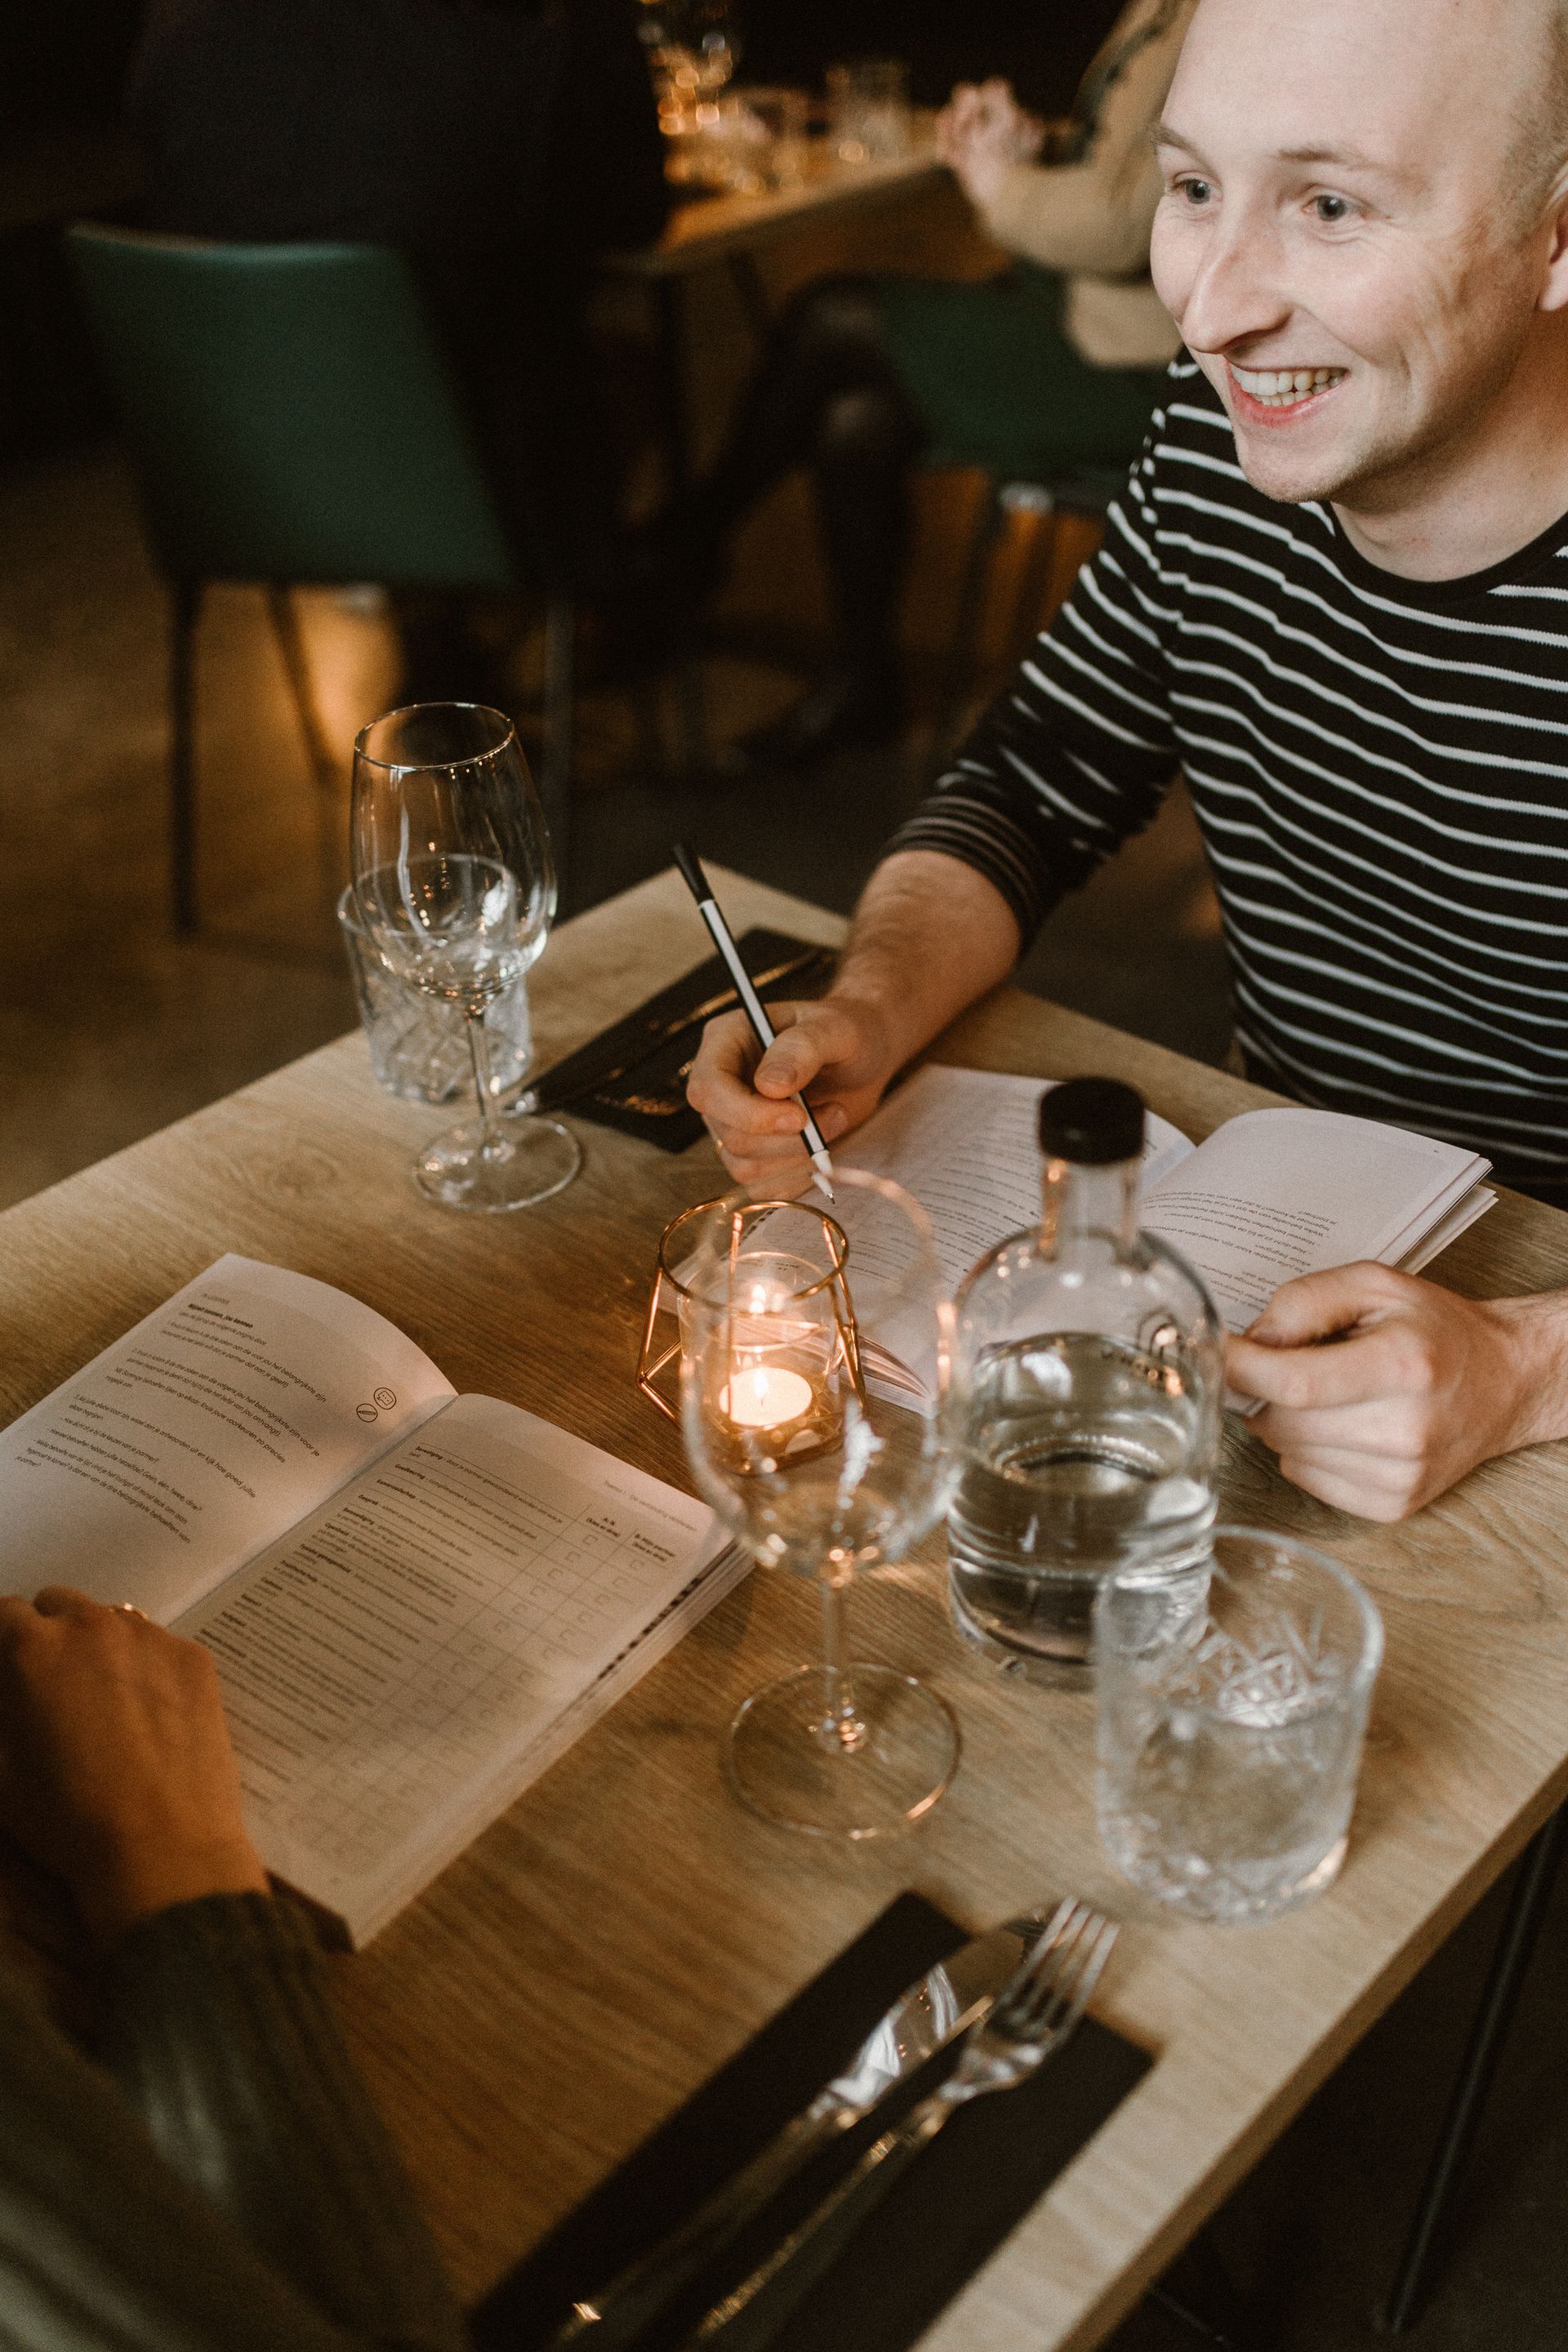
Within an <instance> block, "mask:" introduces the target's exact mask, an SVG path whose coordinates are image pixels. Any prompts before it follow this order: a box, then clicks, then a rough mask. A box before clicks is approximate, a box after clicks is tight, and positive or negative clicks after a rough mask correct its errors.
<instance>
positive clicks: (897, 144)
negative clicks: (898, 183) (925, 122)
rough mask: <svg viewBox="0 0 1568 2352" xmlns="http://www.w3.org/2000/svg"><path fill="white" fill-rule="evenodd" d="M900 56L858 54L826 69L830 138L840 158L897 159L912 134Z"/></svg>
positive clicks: (905, 76) (847, 160)
mask: <svg viewBox="0 0 1568 2352" xmlns="http://www.w3.org/2000/svg"><path fill="white" fill-rule="evenodd" d="M909 82H910V70H909V68H908V66H906V65H905V64H904V62H903V60H902V58H853V59H851V60H850V61H849V62H848V63H847V64H846V65H838V66H829V67H828V68H827V122H828V142H829V144H830V145H831V147H832V149H833V152H834V153H835V154H836V155H837V157H838V160H839V162H840V163H900V162H902V160H903V158H904V157H905V156H906V155H907V154H908V153H909V152H910V145H911V144H912V142H913V135H914V118H913V116H912V114H911V113H910V93H909Z"/></svg>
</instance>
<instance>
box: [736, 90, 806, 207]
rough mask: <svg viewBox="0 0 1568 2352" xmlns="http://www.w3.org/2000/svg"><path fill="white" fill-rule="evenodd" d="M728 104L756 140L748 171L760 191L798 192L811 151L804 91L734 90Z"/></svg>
mask: <svg viewBox="0 0 1568 2352" xmlns="http://www.w3.org/2000/svg"><path fill="white" fill-rule="evenodd" d="M728 103H729V104H730V105H731V106H734V107H736V108H739V109H740V110H742V111H743V113H744V114H745V116H746V117H747V119H748V120H749V121H750V122H751V123H752V124H753V125H754V126H755V128H756V131H757V132H758V133H760V140H758V141H755V142H753V143H754V145H755V150H756V152H755V154H754V157H753V161H752V169H753V170H754V171H755V172H756V173H757V175H758V184H759V185H760V186H761V187H763V188H798V187H800V186H801V185H802V184H803V183H804V182H805V176H806V164H807V162H808V159H809V156H810V152H811V147H810V141H809V138H808V125H809V122H810V119H811V100H809V99H808V98H807V96H806V94H805V90H804V89H782V88H781V89H737V90H731V93H730V97H729V100H728Z"/></svg>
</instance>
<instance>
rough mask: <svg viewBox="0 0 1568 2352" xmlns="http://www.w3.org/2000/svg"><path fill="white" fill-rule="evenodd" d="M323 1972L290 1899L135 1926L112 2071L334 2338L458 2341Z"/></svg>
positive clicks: (231, 1898)
mask: <svg viewBox="0 0 1568 2352" xmlns="http://www.w3.org/2000/svg"><path fill="white" fill-rule="evenodd" d="M325 1969H326V1963H325V1962H324V1961H323V1959H322V1958H321V1954H320V1952H319V1951H318V1950H317V1948H316V1945H315V1941H314V1938H313V1937H312V1936H311V1935H310V1932H309V1931H308V1929H307V1928H306V1927H305V1925H304V1924H303V1922H302V1920H301V1919H300V1916H298V1915H297V1914H296V1913H295V1912H294V1910H293V1908H292V1906H287V1905H285V1904H284V1903H282V1902H279V1901H274V1900H272V1899H270V1898H269V1897H268V1896H266V1895H213V1896H208V1897H207V1898H205V1900H203V1901H201V1902H196V1903H184V1904H179V1905H176V1906H174V1907H173V1908H172V1909H170V1910H167V1911H163V1912H160V1913H158V1914H157V1915H156V1916H154V1917H153V1918H150V1919H146V1920H143V1921H142V1923H141V1924H140V1925H139V1926H138V1927H135V1928H133V1929H132V1932H131V1933H130V1934H129V1935H128V1936H126V1937H123V1938H122V1940H121V1943H120V1945H119V1946H118V1947H117V1948H116V1949H115V1951H114V1953H113V1954H112V1956H111V1958H110V1961H109V1963H108V1966H107V1969H106V1972H105V1979H104V1987H103V1992H104V2002H103V2018H102V2032H101V2051H102V2055H103V2058H104V2061H105V2063H107V2065H108V2066H109V2068H110V2072H111V2074H113V2076H114V2078H115V2080H116V2081H117V2082H118V2084H119V2085H120V2088H121V2092H122V2093H123V2095H124V2096H125V2098H126V2100H127V2101H128V2102H129V2104H130V2105H131V2106H132V2109H133V2110H134V2111H135V2113H136V2114H137V2116H139V2117H140V2118H141V2121H142V2124H143V2126H145V2128H146V2130H147V2132H148V2133H149V2134H150V2135H151V2137H152V2139H153V2145H154V2146H155V2147H156V2148H157V2150H158V2153H159V2155H160V2157H161V2158H163V2162H164V2164H165V2165H166V2166H167V2167H168V2168H169V2170H170V2172H171V2173H173V2174H174V2175H177V2176H178V2178H179V2179H180V2180H181V2181H182V2182H184V2183H185V2184H187V2185H188V2187H189V2189H192V2190H193V2191H198V2192H200V2194H201V2195H202V2196H203V2197H205V2199H207V2200H210V2201H211V2204H212V2205H213V2206H216V2208H217V2209H218V2211H219V2213H220V2214H221V2215H222V2216H223V2217H224V2218H225V2220H226V2222H228V2223H230V2224H232V2225H233V2228H234V2229H235V2231H237V2232H238V2233H239V2234H240V2235H241V2236H242V2237H243V2238H244V2239H245V2240H246V2241H247V2244H248V2245H249V2246H250V2247H252V2248H254V2249H255V2251H256V2253H257V2254H258V2255H259V2256H260V2257H261V2258H262V2260H263V2262H264V2263H266V2264H267V2265H268V2266H269V2271H270V2274H271V2275H272V2276H273V2277H274V2278H275V2279H276V2280H277V2282H278V2284H279V2288H281V2286H282V2284H283V2282H285V2281H286V2282H288V2284H289V2287H290V2288H291V2289H292V2290H293V2293H294V2295H295V2296H302V2297H305V2298H308V2300H309V2303H310V2305H312V2306H313V2307H314V2308H315V2309H316V2310H317V2311H318V2312H319V2313H321V2314H323V2315H325V2317H326V2319H327V2320H329V2321H331V2322H333V2323H335V2326H332V2327H331V2330H330V2331H329V2333H330V2336H331V2340H332V2341H333V2342H339V2341H342V2342H345V2343H352V2344H353V2345H367V2346H368V2345H375V2346H387V2347H391V2346H398V2347H410V2348H412V2347H421V2352H424V2347H430V2352H435V2347H456V2346H458V2345H460V2344H461V2343H462V2342H463V2340H464V2338H463V2333H462V2328H461V2325H460V2322H459V2320H458V2314H457V2311H456V2309H455V2307H454V2305H453V2303H452V2300H451V2297H450V2295H449V2294H448V2293H447V2288H446V2285H445V2284H444V2282H443V2280H442V2277H441V2273H440V2270H439V2267H438V2265H437V2261H436V2256H435V2252H434V2250H433V2248H432V2246H431V2244H430V2242H429V2239H428V2236H427V2234H426V2230H425V2227H424V2224H423V2222H422V2221H421V2220H420V2218H419V2215H418V2213H417V2211H416V2209H415V2205H414V2200H413V2197H412V2194H411V2191H410V2189H409V2186H408V2182H407V2180H406V2179H405V2175H404V2173H403V2170H402V2168H401V2166H400V2165H399V2163H398V2160H397V2158H396V2156H395V2152H394V2150H393V2147H392V2143H391V2141H390V2140H389V2138H388V2137H387V2135H386V2132H385V2129H384V2126H383V2125H382V2123H381V2121H380V2119H379V2117H378V2116H376V2114H375V2112H374V2108H373V2107H372V2105H371V2104H370V2100H369V2098H368V2096H367V2095H366V2093H365V2090H364V2086H363V2084H362V2083H361V2081H360V2079H359V2077H358V2075H357V2074H355V2072H354V2069H353V2064H352V2063H351V2062H350V2059H349V2056H348V2053H347V2051H346V2050H345V2048H344V2046H343V2042H342V2035H341V2033H340V2032H339V2029H338V2026H337V2023H336V2021H335V2019H334V2018H333V2016H332V2013H331V2007H330V2004H329V2000H328V1996H327V1988H326V1980H325ZM340 2330H341V2331H342V2335H341V2336H340V2335H339V2331H340ZM229 2340H230V2341H231V2342H233V2341H234V2340H235V2339H233V2338H232V2337H231V2338H230V2339H229ZM269 2340H271V2341H273V2342H274V2343H276V2344H278V2345H279V2346H280V2345H281V2344H283V2343H284V2342H285V2341H287V2342H288V2343H289V2344H290V2345H292V2344H293V2343H294V2342H295V2341H296V2340H297V2339H295V2338H294V2337H292V2336H285V2335H284V2334H282V2333H279V2336H276V2337H274V2338H272V2339H269ZM310 2340H311V2341H312V2342H313V2341H314V2338H313V2337H312V2338H311V2339H310Z"/></svg>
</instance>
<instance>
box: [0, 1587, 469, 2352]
mask: <svg viewBox="0 0 1568 2352" xmlns="http://www.w3.org/2000/svg"><path fill="white" fill-rule="evenodd" d="M0 1825H3V1826H4V1827H5V1830H6V1832H8V1833H9V1834H10V1835H11V1836H12V1837H13V1838H15V1839H16V1842H17V1843H20V1844H21V1845H23V1846H24V1847H25V1848H26V1850H27V1851H28V1852H29V1853H31V1854H32V1855H33V1856H34V1857H35V1859H37V1861H38V1862H40V1863H41V1864H43V1865H44V1866H45V1867H46V1868H47V1869H48V1870H50V1871H52V1872H53V1873H54V1874H56V1875H57V1876H58V1877H60V1878H61V1879H63V1880H64V1882H65V1884H66V1885H67V1886H68V1889H69V1890H70V1892H71V1893H72V1895H74V1897H75V1899H76V1902H77V1906H78V1908H79V1911H80V1912H81V1914H82V1916H83V1918H84V1921H85V1922H86V1923H87V1924H88V1925H89V1927H90V1928H91V1929H92V1931H93V1932H94V1934H95V1936H96V1937H98V1939H99V1940H100V1943H101V1944H103V1946H104V1947H105V1956H104V1961H103V1976H102V2047H101V2054H102V2057H103V2059H104V2061H105V2063H107V2065H108V2067H109V2068H110V2073H111V2074H112V2076H113V2077H114V2082H117V2083H118V2084H119V2090H118V2091H117V2090H116V2088H115V2087H114V2083H112V2082H110V2080H109V2079H107V2078H106V2076H105V2075H104V2074H103V2073H101V2072H100V2070H99V2069H98V2068H97V2067H94V2066H91V2065H89V2063H87V2062H86V2061H85V2060H84V2059H83V2058H82V2057H81V2056H80V2055H79V2053H77V2052H76V2051H75V2050H74V2049H72V2048H71V2046H70V2045H69V2044H68V2042H65V2040H64V2039H63V2038H62V2037H61V2036H60V2035H59V2034H58V2032H55V2030H54V2029H53V2028H52V2027H51V2026H50V2025H49V2024H48V2023H47V2021H46V2020H44V2019H43V2018H42V2017H40V2016H39V2015H38V2014H37V2011H35V2010H34V2009H33V2007H32V2006H31V2004H30V2003H28V2002H26V2001H25V2000H22V1999H21V1998H19V1997H18V1996H17V1995H16V1993H15V1991H14V1990H11V1989H10V1988H7V1987H5V1986H4V1985H0V2313H3V2314H4V2318H3V2320H0V2335H4V2337H5V2343H6V2344H7V2346H15V2347H17V2352H99V2347H102V2352H110V2347H112V2352H169V2347H171V2346H174V2345H178V2346H179V2347H181V2352H284V2348H285V2347H287V2352H371V2347H376V2348H377V2352H458V2347H461V2346H462V2344H463V2343H464V2340H465V2338H464V2332H463V2328H462V2323H461V2320H460V2318H459V2315H458V2311H457V2309H456V2306H455V2305H454V2304H453V2302H452V2299H451V2297H450V2295H449V2294H448V2293H447V2288H446V2285H445V2284H444V2282H443V2280H442V2278H441V2274H440V2271H439V2268H438V2266H437V2262H436V2258H435V2255H434V2252H433V2251H432V2249H431V2247H430V2244H429V2242H428V2238H427V2236H426V2231H425V2230H424V2227H423V2224H422V2223H421V2221H420V2220H419V2217H418V2215H417V2213H416V2210H415V2207H414V2202H413V2199H412V2196H411V2194H410V2191H409V2188H408V2184H407V2181H406V2179H405V2176H404V2174H403V2172H402V2169H401V2168H400V2166H399V2165H398V2163H397V2160H396V2158H395V2154H394V2152H393V2149H392V2147H391V2144H390V2142H389V2140H388V2139H387V2137H386V2135H385V2132H384V2129H383V2127H382V2126H381V2124H380V2122H379V2120H378V2119H377V2117H376V2116H375V2114H374V2110H373V2108H372V2107H371V2105H370V2102H369V2100H368V2098H367V2097H366V2095H365V2092H364V2089H363V2085H362V2084H361V2083H360V2082H359V2080H358V2078H357V2076H356V2075H355V2074H354V2072H353V2067H352V2065H351V2064H350V2063H349V2060H348V2057H347V2054H346V2053H345V2051H344V2048H343V2045H342V2038H341V2036H340V2034H339V2032H338V2029H337V2026H336V2023H335V2021H334V2020H333V2017H332V2015H331V2007H330V2003H329V2000H328V1997H327V1991H326V1985H325V1970H324V1966H323V1963H322V1961H321V1957H320V1955H319V1954H318V1952H317V1951H316V1949H315V1946H314V1941H313V1938H312V1937H310V1934H309V1933H308V1932H307V1930H306V1929H305V1928H304V1927H303V1926H302V1924H301V1923H300V1919H299V1917H298V1916H297V1915H296V1914H295V1913H294V1912H293V1910H292V1909H291V1908H289V1907H286V1906H284V1905H283V1904H282V1903H281V1902H279V1901H275V1900H274V1899H273V1898H272V1897H271V1896H270V1895H268V1893H267V1892H266V1885H267V1881H266V1877H265V1874H264V1873H263V1871H262V1868H261V1865H260V1864H259V1862H258V1859H257V1856H256V1854H255V1853H254V1851H253V1849H252V1848H251V1846H250V1843H249V1841H248V1839H247V1836H246V1833H245V1830H244V1827H243V1824H242V1822H241V1821H240V1817H239V1801H238V1784H237V1775H236V1772H235V1768H234V1762H233V1757H232V1753H231V1751H230V1749H229V1746H228V1738H227V1733H226V1727H225V1724H224V1719H223V1711H222V1706H221V1703H220V1700H219V1697H218V1691H217V1681H216V1674H215V1672H214V1670H213V1666H212V1662H211V1659H210V1658H209V1657H208V1656H207V1654H206V1653H205V1651H203V1650H200V1649H198V1648H197V1647H196V1646H195V1644H194V1643H187V1642H182V1641H179V1640H177V1639H176V1638H175V1637H174V1635H173V1634H170V1633H164V1632H163V1630H162V1629H161V1628H159V1627H157V1626H154V1625H152V1624H149V1623H148V1622H146V1621H145V1620H143V1619H138V1618H135V1617H131V1616H127V1615H125V1614H123V1613H122V1612H119V1611H115V1610H109V1609H102V1608H100V1607H99V1606H98V1605H97V1604H96V1603H94V1602H92V1601H86V1600H84V1599H83V1598H82V1597H81V1596H80V1595H79V1594H71V1593H67V1592H63V1591H51V1592H47V1593H44V1594H40V1596H39V1599H38V1602H37V1605H34V1604H32V1603H29V1602H26V1601H16V1600H0Z"/></svg>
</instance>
